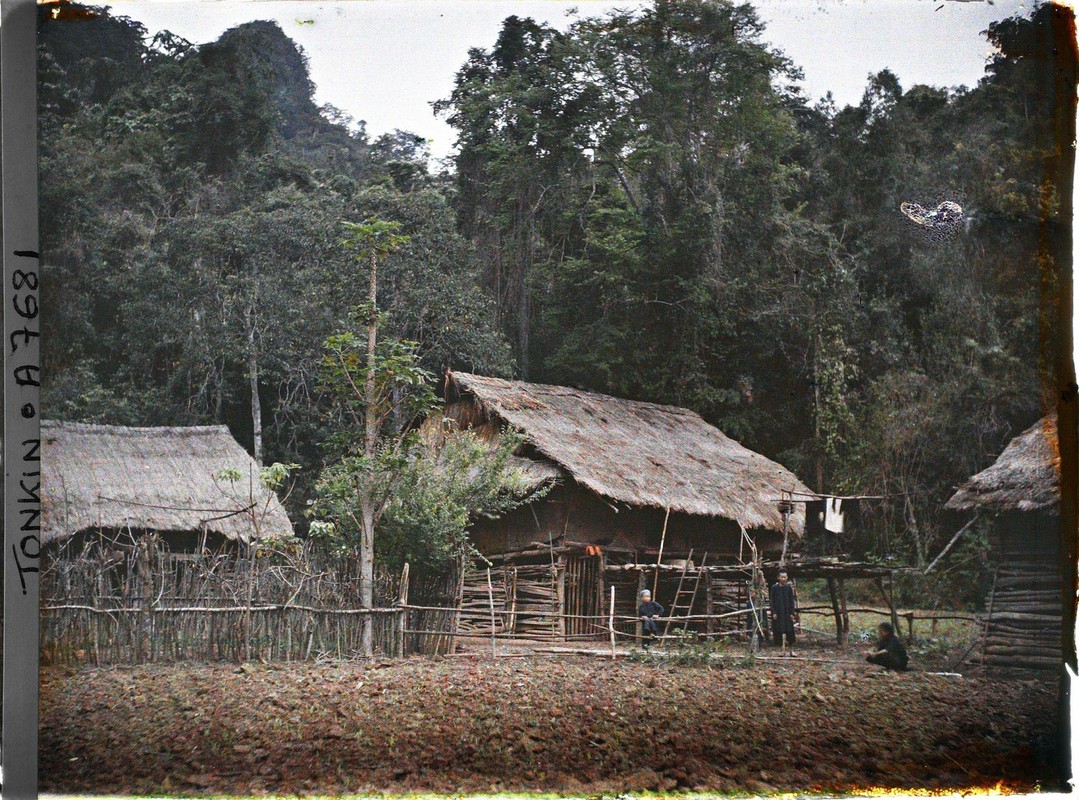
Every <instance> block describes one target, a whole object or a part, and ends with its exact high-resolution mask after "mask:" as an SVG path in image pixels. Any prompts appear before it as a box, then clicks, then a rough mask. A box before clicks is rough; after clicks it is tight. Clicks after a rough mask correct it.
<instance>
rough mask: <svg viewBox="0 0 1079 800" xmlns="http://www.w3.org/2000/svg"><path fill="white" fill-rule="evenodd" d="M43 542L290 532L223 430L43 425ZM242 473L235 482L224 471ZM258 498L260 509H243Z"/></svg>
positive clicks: (284, 518) (245, 456)
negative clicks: (115, 534) (147, 533)
mask: <svg viewBox="0 0 1079 800" xmlns="http://www.w3.org/2000/svg"><path fill="white" fill-rule="evenodd" d="M41 439H42V447H41V450H42V453H41V473H42V475H41V478H42V480H41V485H42V487H43V489H42V498H41V501H42V518H43V519H42V540H43V541H44V542H51V541H55V540H57V539H63V538H66V537H68V536H71V535H72V534H74V533H77V532H78V531H82V530H86V529H90V528H128V527H130V528H132V529H136V530H155V531H162V532H164V531H202V530H206V531H210V532H213V533H220V534H222V535H224V536H226V537H228V538H229V539H233V540H236V539H239V540H240V541H243V542H248V541H250V540H251V539H254V538H259V537H266V536H291V535H292V525H291V524H290V523H289V519H288V515H287V514H286V513H285V509H284V508H283V507H282V505H281V503H280V502H279V501H278V499H277V497H276V495H274V494H273V493H272V492H269V491H267V490H266V489H264V488H263V487H262V486H261V485H260V483H259V480H258V467H257V466H256V465H255V462H254V460H253V459H252V458H251V456H249V455H248V454H247V452H246V451H245V450H244V449H243V448H242V447H241V446H240V444H239V443H238V442H237V441H236V440H235V439H233V438H232V435H231V434H230V433H229V431H228V428H226V427H224V426H214V427H198V428H124V427H117V426H112V425H84V424H80V423H71V422H52V421H48V420H43V421H42V423H41ZM226 469H235V470H238V471H239V473H240V474H241V475H242V476H243V478H242V479H241V480H238V481H235V482H230V481H228V480H221V479H220V478H217V477H216V476H217V475H218V474H219V473H221V471H222V470H226ZM252 503H254V506H255V507H254V509H252V510H251V511H248V512H245V513H234V512H236V511H238V510H239V509H244V508H247V507H248V506H250V505H251V504H252Z"/></svg>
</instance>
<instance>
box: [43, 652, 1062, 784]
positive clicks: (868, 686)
mask: <svg viewBox="0 0 1079 800" xmlns="http://www.w3.org/2000/svg"><path fill="white" fill-rule="evenodd" d="M41 691H42V703H41V742H40V752H41V788H42V790H43V791H48V792H87V793H106V792H107V793H110V794H128V793H131V794H135V793H140V794H148V793H153V794H184V795H198V794H216V795H220V794H262V793H273V794H314V793H319V794H327V793H346V792H372V791H381V792H395V793H396V792H402V793H404V792H409V793H411V792H443V793H451V792H490V791H494V792H499V791H530V790H531V791H540V790H545V791H555V792H562V793H570V794H584V793H610V792H626V791H629V792H632V791H644V790H658V791H672V790H696V791H739V790H741V791H747V790H748V791H751V792H758V793H764V792H772V791H781V790H804V791H814V790H816V791H844V790H849V789H852V788H854V787H907V788H913V787H939V788H942V789H956V788H968V787H975V786H979V787H989V786H997V785H1000V784H1003V786H1002V788H1005V789H1014V790H1029V789H1034V788H1036V787H1038V786H1040V787H1041V788H1052V787H1053V786H1054V784H1053V781H1052V777H1051V776H1052V775H1054V774H1055V770H1053V769H1052V767H1051V766H1050V765H1049V763H1048V759H1049V758H1050V757H1051V755H1050V754H1051V753H1052V752H1053V748H1054V742H1055V719H1056V708H1055V702H1056V687H1055V685H1054V684H1050V683H1044V682H1038V681H1033V680H1026V681H1022V680H1008V681H1003V680H988V679H984V678H972V677H951V676H941V675H932V674H928V673H926V672H911V673H906V674H902V675H895V674H886V673H883V672H879V671H877V670H876V669H875V668H870V667H869V666H868V665H866V664H864V663H856V662H854V661H848V662H835V661H831V662H829V661H824V660H821V661H770V660H769V661H764V660H760V659H758V660H756V661H754V662H749V661H748V660H745V659H743V660H731V661H729V662H728V661H724V662H723V663H722V664H715V665H708V666H684V665H674V664H653V663H637V662H633V661H629V660H624V659H623V660H619V661H616V662H614V663H612V662H611V661H610V660H605V659H600V658H597V657H586V656H572V655H566V654H562V655H553V654H546V655H531V656H528V657H508V658H502V659H499V660H491V659H490V657H489V656H483V655H481V654H480V653H476V654H475V655H474V656H472V657H452V658H442V659H420V658H415V659H409V660H406V661H404V662H389V661H385V662H377V661H376V662H373V663H364V662H355V663H336V664H272V665H245V666H242V667H240V666H236V665H192V664H183V665H176V666H144V667H130V668H112V669H106V668H101V669H93V668H84V669H79V670H76V669H72V668H63V667H49V668H46V669H45V670H43V674H42V683H41Z"/></svg>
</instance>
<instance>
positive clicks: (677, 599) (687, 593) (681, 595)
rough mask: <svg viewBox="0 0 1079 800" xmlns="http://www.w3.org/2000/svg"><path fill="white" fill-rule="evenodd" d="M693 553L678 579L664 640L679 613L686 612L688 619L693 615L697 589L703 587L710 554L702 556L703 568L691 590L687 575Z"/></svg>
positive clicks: (664, 627)
mask: <svg viewBox="0 0 1079 800" xmlns="http://www.w3.org/2000/svg"><path fill="white" fill-rule="evenodd" d="M692 559H693V551H692V550H690V551H689V555H688V556H686V565H685V566H684V567H682V574H681V575H680V576H679V577H678V589H676V590H675V593H674V602H673V603H671V609H670V611H669V612H667V624H666V625H664V626H663V638H664V639H666V638H667V631H669V630H670V628H671V623H672V622H673V621H674V619H673V618H674V617H676V616H678V612H679V611H685V612H686V613H685V615H684V616H686V617H688V616H690V615H691V614H692V613H693V603H694V602H695V601H696V599H697V589H698V588H700V585H701V576H702V575H704V570H703V567H704V562H705V561H707V560H708V553H707V552H705V554H704V555H703V556H701V567H702V568H700V569H698V570H697V575H696V577H695V578H692V579H691V580H692V582H693V588H692V589H690V588H689V587H688V586H687V585H686V573H688V572H689V565H690V564H691V563H692Z"/></svg>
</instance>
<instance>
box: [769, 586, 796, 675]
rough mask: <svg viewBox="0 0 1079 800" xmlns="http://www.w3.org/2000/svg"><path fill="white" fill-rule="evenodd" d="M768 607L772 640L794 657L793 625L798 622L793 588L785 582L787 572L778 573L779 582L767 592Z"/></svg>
mask: <svg viewBox="0 0 1079 800" xmlns="http://www.w3.org/2000/svg"><path fill="white" fill-rule="evenodd" d="M768 606H769V608H770V610H771V616H772V638H773V639H774V640H775V643H776V645H777V646H779V647H785V648H788V652H790V654H791V655H794V623H795V622H797V621H798V606H797V604H796V603H795V599H794V587H793V586H792V585H791V584H790V583H788V582H787V571H786V570H782V569H781V570H780V571H779V580H777V581H776V582H775V583H773V584H772V588H771V589H770V590H769V592H768Z"/></svg>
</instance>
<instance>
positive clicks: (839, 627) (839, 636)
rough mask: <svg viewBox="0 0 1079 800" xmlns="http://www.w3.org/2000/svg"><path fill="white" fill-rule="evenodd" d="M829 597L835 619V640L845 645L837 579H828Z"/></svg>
mask: <svg viewBox="0 0 1079 800" xmlns="http://www.w3.org/2000/svg"><path fill="white" fill-rule="evenodd" d="M828 596H829V597H830V598H831V600H832V614H833V616H834V617H835V640H836V643H837V644H839V645H840V646H842V645H843V616H842V615H841V614H840V613H839V596H838V594H837V593H836V586H835V578H832V577H829V578H828Z"/></svg>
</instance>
